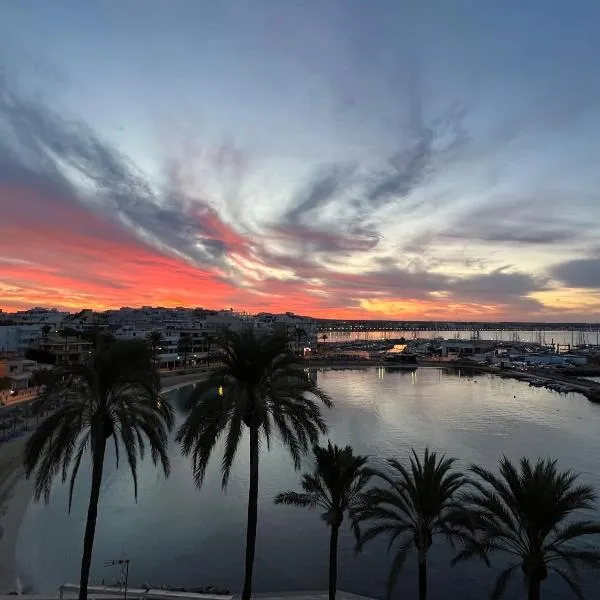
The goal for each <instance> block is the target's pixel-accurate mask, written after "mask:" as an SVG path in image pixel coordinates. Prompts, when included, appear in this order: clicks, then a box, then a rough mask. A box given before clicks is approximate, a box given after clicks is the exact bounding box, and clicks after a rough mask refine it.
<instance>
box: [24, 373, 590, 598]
mask: <svg viewBox="0 0 600 600" xmlns="http://www.w3.org/2000/svg"><path fill="white" fill-rule="evenodd" d="M316 377H317V379H318V383H319V385H321V386H322V387H323V388H324V389H325V390H326V391H327V392H328V393H329V394H330V395H331V396H332V398H333V400H334V402H335V407H334V408H333V409H332V410H331V411H328V412H327V421H328V423H329V426H330V432H329V437H330V438H331V439H332V440H333V441H334V442H335V443H337V444H340V445H345V444H351V445H352V446H353V447H354V449H355V451H356V452H358V453H363V454H368V455H369V456H371V457H372V461H373V462H374V464H376V465H377V464H381V461H382V460H383V459H384V458H387V457H396V458H400V459H402V460H403V459H406V458H407V456H408V454H409V452H410V448H411V447H414V448H415V449H417V451H420V450H422V449H423V448H424V447H425V446H429V447H431V448H432V449H435V450H439V451H441V452H445V453H447V454H449V455H452V456H456V457H457V458H458V459H459V460H460V465H461V466H462V467H464V468H466V467H467V466H468V465H469V464H471V463H478V464H482V465H484V466H486V467H488V468H492V469H495V468H496V464H497V459H498V457H499V456H501V455H502V454H506V455H507V456H508V457H510V458H512V459H519V458H521V457H522V456H529V457H531V458H536V457H538V456H542V457H546V456H551V457H556V458H558V459H559V462H560V466H561V467H564V468H573V469H576V470H578V471H580V472H582V477H583V479H584V480H585V481H586V482H588V483H592V484H593V485H595V486H596V488H597V489H600V474H599V470H598V457H599V456H600V436H599V435H598V434H599V432H600V406H598V405H594V404H591V403H590V402H589V401H588V400H587V399H585V398H584V397H583V396H581V395H579V394H567V395H564V394H563V395H560V394H558V393H556V392H552V391H549V390H546V389H543V388H534V387H529V386H528V385H526V384H524V383H522V382H518V381H513V380H508V379H501V378H498V377H494V376H492V375H478V376H471V375H469V374H468V373H465V372H449V371H445V370H442V369H437V368H419V369H418V370H417V371H415V372H412V373H411V372H406V371H397V370H393V369H386V368H368V369H355V370H321V371H319V372H318V373H317V374H316ZM186 393H187V391H186V390H185V389H181V390H178V391H175V392H171V393H170V394H169V395H170V399H171V400H172V401H173V402H174V403H175V404H176V405H180V404H181V402H182V401H183V399H184V397H185V395H186ZM179 419H181V416H180V417H179ZM246 448H247V439H246V438H244V439H243V440H242V446H241V448H240V452H239V454H238V457H237V460H236V464H235V467H234V469H233V473H232V476H231V480H230V483H229V486H228V488H227V490H226V491H225V492H223V491H222V489H221V479H220V472H219V471H220V460H221V456H222V448H220V447H219V448H217V449H216V450H215V454H214V457H213V459H212V461H211V464H210V466H209V469H208V473H207V477H206V483H205V485H204V486H203V488H202V490H201V491H198V490H196V489H195V487H194V484H193V481H192V476H191V464H190V461H189V459H187V458H183V457H181V456H180V454H179V452H178V448H177V447H176V446H175V445H174V444H173V445H172V447H171V460H172V467H173V468H172V474H171V477H170V478H169V479H168V480H165V479H164V478H163V476H162V475H161V473H160V472H159V471H158V470H157V469H155V468H154V467H153V466H152V464H151V462H149V461H148V460H145V461H144V462H143V463H142V464H141V465H140V467H139V495H138V501H137V503H135V502H134V500H133V485H132V482H131V478H130V475H129V473H128V471H127V469H126V464H121V465H120V466H119V469H118V470H117V469H116V465H115V463H114V457H113V456H112V453H110V452H109V453H108V455H107V461H106V466H105V476H104V480H103V485H102V493H101V499H100V508H99V516H98V529H97V536H96V543H95V547H94V560H93V565H92V580H93V581H94V582H95V583H100V582H101V581H102V580H104V581H105V583H107V584H108V583H112V582H113V581H115V579H118V578H119V576H120V573H119V571H117V570H116V569H115V568H114V567H107V566H105V561H109V560H113V559H119V558H121V557H124V556H126V557H127V558H129V559H130V560H131V566H130V585H140V584H142V583H144V582H148V583H152V584H153V585H159V584H172V585H182V586H202V585H204V586H206V585H211V584H212V585H217V586H220V587H227V588H229V589H231V590H232V591H234V592H238V591H239V590H240V588H241V584H242V577H243V561H244V543H245V522H246V502H247V489H248V477H247V474H248V453H247V449H246ZM87 466H88V465H86V464H83V465H82V469H81V476H80V479H79V480H78V482H77V487H76V496H75V501H74V506H73V510H72V513H71V515H69V514H68V513H67V489H66V486H61V485H57V486H56V487H55V490H54V492H53V494H52V498H51V501H50V505H49V506H44V505H43V504H31V505H30V506H29V508H28V510H27V513H26V516H25V519H24V521H23V524H22V527H21V531H20V537H19V542H18V545H17V559H18V562H19V565H20V570H21V578H22V579H23V581H24V583H25V584H26V585H28V586H32V587H33V588H34V589H35V590H37V591H51V590H56V589H57V588H58V586H59V585H60V584H61V583H64V582H66V581H70V582H76V581H78V574H79V560H80V556H81V545H82V540H83V531H84V527H85V515H86V509H87V496H88V492H89V475H87V473H88V472H89V468H87V469H86V467H87ZM304 466H305V468H310V466H311V461H310V459H307V460H306V461H305V465H304ZM260 477H261V480H260V502H259V525H258V539H257V554H256V567H255V591H257V592H268V591H284V590H285V591H294V590H318V589H326V587H327V552H328V530H327V528H326V527H325V525H324V523H323V522H322V520H321V519H320V517H319V514H318V512H316V511H314V512H313V511H310V510H303V509H294V508H290V507H284V506H274V505H273V503H272V499H273V497H274V496H275V494H277V493H278V492H279V491H281V490H284V489H289V488H297V486H298V480H299V474H298V473H295V472H294V469H293V464H292V461H291V459H290V458H289V456H288V455H287V453H286V452H285V451H284V450H283V448H282V447H281V445H280V444H279V443H277V442H275V443H273V444H272V446H271V449H270V452H267V449H266V448H263V449H262V453H261V467H260ZM596 516H598V515H596ZM353 546H354V541H353V538H352V534H351V532H350V530H349V528H345V529H344V530H343V534H342V536H341V544H340V568H339V589H342V590H345V591H349V592H354V593H357V594H364V595H367V596H373V597H384V595H385V577H386V575H387V569H388V566H389V561H390V559H389V557H388V556H387V555H386V544H385V542H384V541H383V540H381V541H377V542H373V543H372V545H370V546H367V548H366V549H365V551H364V552H363V553H362V554H361V555H359V556H356V555H355V553H354V550H353ZM452 555H453V554H452V550H451V549H449V548H448V546H447V545H446V544H445V542H444V540H438V541H437V542H436V544H435V545H434V547H433V548H432V551H431V558H430V599H431V600H442V599H444V600H452V599H454V598H456V599H458V598H460V599H461V600H463V599H471V598H472V599H483V598H487V597H488V595H489V592H490V590H491V586H492V584H493V580H494V574H495V573H496V572H497V571H496V569H497V567H499V566H500V565H501V564H502V561H501V560H499V561H496V563H495V566H494V568H490V569H488V568H486V567H485V566H484V565H483V564H480V563H478V562H473V563H465V564H463V565H460V566H458V567H455V568H451V567H450V566H449V560H450V558H451V557H452ZM496 565H497V566H496ZM584 580H585V583H586V586H587V587H588V588H589V589H591V588H593V589H594V590H600V583H599V580H598V577H597V576H596V575H595V574H593V575H589V576H586V577H585V578H584ZM519 582H520V579H518V578H517V582H516V583H515V585H514V587H513V588H511V590H509V594H508V596H507V597H510V598H521V597H524V590H523V588H522V586H521V585H520V584H519ZM394 597H395V598H403V597H407V598H409V597H416V559H415V558H414V557H412V558H409V559H408V561H407V563H406V566H405V569H404V572H403V573H402V575H401V578H400V581H399V583H398V586H397V589H396V592H395V594H394ZM544 597H545V598H547V599H555V600H558V599H559V598H564V597H568V595H567V590H566V588H565V587H564V585H563V584H562V583H561V582H560V581H557V580H555V579H554V578H552V577H550V578H549V579H548V581H547V582H546V583H545V588H544Z"/></svg>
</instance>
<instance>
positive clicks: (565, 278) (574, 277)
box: [550, 258, 600, 290]
mask: <svg viewBox="0 0 600 600" xmlns="http://www.w3.org/2000/svg"><path fill="white" fill-rule="evenodd" d="M550 272H551V275H552V276H553V277H554V278H555V279H558V280H559V281H560V282H561V283H563V284H564V285H566V286H568V287H574V288H589V289H598V290H600V258H581V259H576V260H568V261H565V262H563V263H560V264H558V265H555V266H554V267H553V268H552V269H551V271H550Z"/></svg>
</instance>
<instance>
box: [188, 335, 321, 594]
mask: <svg viewBox="0 0 600 600" xmlns="http://www.w3.org/2000/svg"><path fill="white" fill-rule="evenodd" d="M214 358H215V365H214V369H213V371H212V372H211V374H210V375H209V377H208V379H206V380H205V381H202V382H200V383H199V384H197V385H196V387H195V388H194V391H193V392H192V394H191V395H190V397H189V400H188V402H187V409H188V410H189V414H188V417H187V419H186V421H185V422H184V424H183V425H182V426H181V428H180V429H179V432H178V434H177V439H178V440H179V441H180V442H181V445H182V451H183V453H184V454H185V455H190V454H191V455H192V458H193V468H194V480H195V482H196V485H197V486H198V487H200V486H201V485H202V481H203V479H204V474H205V472H206V466H207V464H208V461H209V459H210V456H211V453H212V450H213V448H214V447H215V445H216V443H217V440H218V439H219V438H220V437H221V435H222V434H226V435H225V452H224V456H223V461H222V475H223V477H222V484H223V487H225V486H226V485H227V481H228V479H229V474H230V472H231V467H232V464H233V460H234V457H235V454H236V451H237V449H238V446H239V443H240V439H241V437H242V431H243V427H244V426H246V427H247V428H248V431H249V438H250V486H249V492H248V525H247V531H246V564H245V577H244V588H243V593H242V598H243V600H249V598H250V596H251V593H252V569H253V565H254V548H255V543H256V521H257V510H258V458H259V446H260V440H261V437H262V438H263V439H264V441H265V442H266V445H267V448H268V447H269V443H270V440H271V436H272V431H273V428H275V429H276V430H277V431H278V432H279V435H280V437H281V439H282V441H283V443H284V444H285V445H286V446H287V448H288V450H289V451H290V454H291V455H292V458H293V460H294V465H295V467H296V468H297V469H299V468H300V458H301V456H302V454H303V453H306V452H307V451H308V450H309V449H310V447H311V445H313V444H315V443H316V442H317V441H318V438H319V433H324V432H325V431H326V429H327V427H326V425H325V421H324V420H323V417H322V416H321V411H320V409H319V406H318V404H317V403H316V401H315V398H316V399H319V400H321V401H322V402H323V403H324V404H325V406H327V407H329V406H331V400H330V399H329V397H328V396H327V394H325V392H323V391H322V390H321V389H319V388H318V387H317V386H316V385H315V384H314V383H313V382H312V381H311V380H310V378H308V377H307V376H306V374H305V373H304V371H303V370H302V369H301V368H298V366H297V363H296V361H297V358H296V357H295V356H294V355H293V353H291V352H290V351H289V350H288V340H287V338H286V337H283V336H278V335H268V336H267V335H264V336H260V335H256V334H255V333H254V332H253V330H251V329H249V330H245V331H243V332H242V333H235V332H233V331H227V332H225V335H224V337H223V340H222V341H221V342H220V344H219V347H218V353H217V354H216V355H215V357H214Z"/></svg>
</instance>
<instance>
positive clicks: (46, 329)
mask: <svg viewBox="0 0 600 600" xmlns="http://www.w3.org/2000/svg"><path fill="white" fill-rule="evenodd" d="M51 331H52V327H51V326H50V325H43V326H42V335H43V336H44V337H48V334H49V333H50V332H51Z"/></svg>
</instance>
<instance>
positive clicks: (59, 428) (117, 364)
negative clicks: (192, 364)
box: [24, 341, 173, 600]
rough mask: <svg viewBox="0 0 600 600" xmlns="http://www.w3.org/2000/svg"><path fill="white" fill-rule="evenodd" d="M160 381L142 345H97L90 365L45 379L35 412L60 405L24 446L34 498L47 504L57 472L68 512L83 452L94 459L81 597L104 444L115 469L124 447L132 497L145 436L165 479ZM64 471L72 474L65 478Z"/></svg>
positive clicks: (164, 406)
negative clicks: (111, 452)
mask: <svg viewBox="0 0 600 600" xmlns="http://www.w3.org/2000/svg"><path fill="white" fill-rule="evenodd" d="M159 389H160V381H159V378H158V373H157V371H156V368H155V367H154V365H153V363H152V359H151V356H150V352H149V350H148V347H147V345H146V344H145V343H144V342H140V341H119V342H115V343H114V344H112V345H110V346H101V347H100V348H99V349H98V350H97V351H96V353H95V354H94V355H92V358H91V360H90V362H89V363H88V364H85V365H68V366H64V367H59V368H56V369H55V370H54V371H52V372H51V373H50V374H49V376H48V380H47V381H46V388H45V392H44V394H43V396H42V397H41V398H40V399H39V400H38V401H37V406H36V409H37V410H43V409H44V407H45V406H46V405H47V403H49V402H59V403H60V402H62V403H63V404H62V406H60V407H59V408H58V409H57V410H56V411H55V412H54V413H53V414H51V415H50V416H49V417H47V418H46V419H45V420H44V421H42V422H41V423H40V424H39V425H38V427H37V429H36V430H35V431H34V432H33V434H32V435H31V437H30V438H29V440H27V444H26V446H25V453H24V464H25V472H26V475H27V477H28V478H29V477H31V476H32V475H33V474H34V473H35V494H34V498H35V500H36V501H38V500H39V499H40V498H42V497H43V498H44V500H45V502H46V503H47V502H48V501H49V499H50V490H51V487H52V482H53V480H54V479H55V478H56V477H58V476H59V473H61V478H62V481H63V482H65V481H66V480H67V478H69V511H70V510H71V503H72V500H73V488H74V485H75V479H76V477H77V473H78V471H79V467H80V465H81V460H82V457H83V455H84V454H85V453H86V452H87V451H89V452H90V453H91V455H92V486H91V490H90V499H89V506H88V513H87V521H86V527H85V536H84V541H83V556H82V559H81V579H80V588H79V598H80V600H85V598H87V587H88V580H89V573H90V565H91V560H92V548H93V545H94V534H95V531H96V518H97V514H98V499H99V496H100V486H101V483H102V472H103V466H104V456H105V451H106V444H107V443H108V441H109V440H110V439H111V438H112V439H113V442H114V448H115V454H116V459H117V467H118V464H119V455H120V452H121V451H122V449H123V448H124V450H125V455H126V458H127V462H128V463H129V467H130V469H131V475H132V477H133V486H134V494H135V497H136V500H137V464H138V457H139V458H143V457H144V447H145V443H144V438H145V439H146V441H147V444H148V446H149V449H150V456H151V458H152V461H153V462H154V464H157V463H160V464H161V467H162V469H163V471H164V473H165V476H167V475H168V474H169V458H168V456H167V443H168V435H167V434H168V431H169V430H170V429H171V427H172V424H173V412H172V409H171V407H170V405H169V404H168V403H167V402H166V401H165V400H164V399H162V398H161V397H160V395H159ZM69 469H70V470H71V474H70V477H69Z"/></svg>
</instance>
